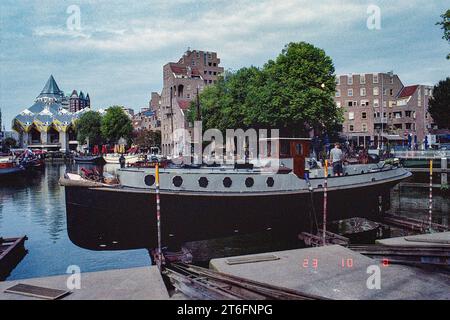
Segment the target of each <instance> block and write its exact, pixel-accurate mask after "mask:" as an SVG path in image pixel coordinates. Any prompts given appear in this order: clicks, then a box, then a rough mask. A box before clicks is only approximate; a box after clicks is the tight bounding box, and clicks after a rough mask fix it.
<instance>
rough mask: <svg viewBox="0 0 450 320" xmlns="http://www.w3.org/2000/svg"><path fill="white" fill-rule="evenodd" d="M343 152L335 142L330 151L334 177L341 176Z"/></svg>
mask: <svg viewBox="0 0 450 320" xmlns="http://www.w3.org/2000/svg"><path fill="white" fill-rule="evenodd" d="M342 160H343V153H342V150H341V145H340V143H338V142H336V143H335V144H334V148H333V149H331V151H330V161H331V163H332V164H333V174H334V176H335V177H338V176H342V172H343V170H342Z"/></svg>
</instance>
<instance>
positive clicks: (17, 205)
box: [0, 164, 450, 280]
mask: <svg viewBox="0 0 450 320" xmlns="http://www.w3.org/2000/svg"><path fill="white" fill-rule="evenodd" d="M83 167H87V168H89V166H88V165H83ZM118 168H119V166H118V165H106V166H105V168H104V170H105V171H106V172H109V173H115V171H116V170H117V169H118ZM79 169H80V168H79V167H78V166H77V165H70V166H66V165H61V164H48V165H47V167H46V170H45V171H44V172H35V173H33V174H32V175H29V176H26V177H22V178H20V179H15V180H14V181H11V180H9V181H4V179H3V178H0V179H3V180H0V237H18V236H23V235H27V236H28V238H29V240H28V241H27V242H26V247H27V249H28V250H29V254H28V255H27V256H26V257H25V258H24V260H23V261H22V262H21V263H20V264H19V266H18V267H17V268H16V269H15V270H14V271H13V273H12V274H11V276H10V277H9V280H13V279H23V278H30V277H41V276H48V275H58V274H64V273H66V270H67V267H68V266H70V265H78V266H79V267H80V268H81V270H82V272H89V271H98V270H107V269H118V268H130V267H137V266H145V265H149V264H150V259H149V256H148V253H147V251H146V250H135V251H126V252H124V251H122V252H94V251H88V250H85V249H81V248H79V247H77V246H75V245H74V244H72V242H71V241H70V240H69V238H68V236H67V229H66V228H67V225H66V215H65V201H64V188H63V187H61V186H59V184H58V180H59V178H60V177H61V176H63V175H64V173H65V172H66V171H70V172H79ZM391 202H392V208H393V212H395V213H400V214H402V215H406V216H410V217H414V218H426V217H427V213H428V210H427V204H428V193H427V191H426V189H425V190H420V189H414V190H403V189H402V191H401V192H399V190H398V189H396V190H393V192H392V196H391ZM449 202H450V200H449V199H448V197H446V196H443V195H441V196H440V195H436V197H435V211H436V212H435V214H434V216H433V219H434V221H435V222H437V223H443V224H446V225H448V218H449V214H450V213H449V210H448V208H449ZM398 235H401V234H398ZM296 246H298V241H296V240H293V239H291V238H289V237H288V238H287V239H284V238H280V237H278V236H275V235H272V234H271V233H266V234H262V235H258V236H243V237H240V238H239V237H235V238H229V239H219V240H215V241H204V242H197V243H192V244H189V245H188V247H189V249H191V250H192V251H193V253H194V256H195V257H196V258H197V260H199V261H203V260H207V259H208V258H212V257H219V256H229V255H239V254H250V253H255V252H264V251H277V250H283V249H290V248H294V247H296Z"/></svg>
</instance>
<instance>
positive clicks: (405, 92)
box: [398, 85, 419, 98]
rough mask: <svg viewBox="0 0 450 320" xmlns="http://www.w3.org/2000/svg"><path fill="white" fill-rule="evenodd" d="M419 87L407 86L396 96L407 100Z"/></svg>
mask: <svg viewBox="0 0 450 320" xmlns="http://www.w3.org/2000/svg"><path fill="white" fill-rule="evenodd" d="M418 87H419V86H418V85H414V86H407V87H403V89H402V90H401V91H400V93H399V94H398V97H399V98H407V97H410V96H412V95H413V94H414V93H416V90H417V88H418Z"/></svg>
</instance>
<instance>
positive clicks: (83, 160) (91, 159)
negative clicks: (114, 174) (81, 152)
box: [73, 156, 105, 164]
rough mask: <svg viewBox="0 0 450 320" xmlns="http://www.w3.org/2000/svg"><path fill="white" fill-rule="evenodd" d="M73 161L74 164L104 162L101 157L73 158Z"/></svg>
mask: <svg viewBox="0 0 450 320" xmlns="http://www.w3.org/2000/svg"><path fill="white" fill-rule="evenodd" d="M73 159H74V160H75V162H76V163H83V164H98V163H102V162H104V161H105V160H104V159H103V157H102V156H75V157H74V158H73Z"/></svg>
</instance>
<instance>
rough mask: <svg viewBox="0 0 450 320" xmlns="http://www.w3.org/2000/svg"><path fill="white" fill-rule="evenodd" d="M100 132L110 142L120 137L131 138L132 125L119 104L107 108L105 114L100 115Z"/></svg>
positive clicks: (114, 141)
mask: <svg viewBox="0 0 450 320" xmlns="http://www.w3.org/2000/svg"><path fill="white" fill-rule="evenodd" d="M101 132H102V135H103V137H104V138H105V139H106V140H107V141H108V142H110V143H116V142H117V141H118V140H119V139H120V138H125V139H130V138H131V134H132V133H133V125H132V123H131V119H130V118H129V117H128V116H127V114H126V113H125V111H123V109H122V107H121V106H113V107H110V108H108V110H107V111H106V114H105V115H104V116H103V117H102V121H101Z"/></svg>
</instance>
